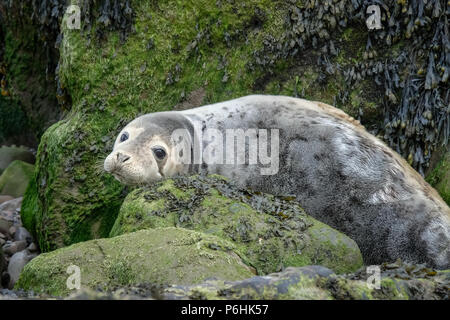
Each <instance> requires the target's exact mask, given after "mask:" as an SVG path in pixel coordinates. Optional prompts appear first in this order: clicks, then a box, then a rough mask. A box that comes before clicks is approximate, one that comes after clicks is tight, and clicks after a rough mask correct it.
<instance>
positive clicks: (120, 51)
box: [22, 0, 382, 251]
mask: <svg viewBox="0 0 450 320" xmlns="http://www.w3.org/2000/svg"><path fill="white" fill-rule="evenodd" d="M69 2H70V3H71V4H80V2H79V1H77V0H72V1H69ZM87 3H89V5H87ZM106 3H109V1H99V2H93V1H83V4H86V5H82V6H81V9H82V11H83V10H85V9H86V8H87V9H86V10H91V11H90V12H89V13H88V14H84V13H83V14H82V20H81V30H77V29H69V28H68V27H67V23H66V22H67V21H66V20H61V24H60V25H61V32H62V37H59V39H60V40H61V42H60V43H59V51H60V61H59V62H60V64H59V68H58V80H59V83H60V87H61V88H64V90H65V92H66V93H67V94H68V95H69V96H70V98H71V110H70V113H68V114H67V115H66V116H65V118H64V119H63V120H62V121H60V122H58V123H56V124H54V125H53V126H52V127H50V128H49V129H48V130H47V131H46V132H45V134H44V135H43V136H42V138H41V142H40V146H39V149H38V156H37V168H36V175H35V178H34V181H33V183H32V184H30V188H29V189H28V191H27V192H26V194H25V197H24V204H23V207H22V215H23V220H24V221H30V224H29V226H27V228H28V227H32V229H30V231H32V232H33V233H34V234H35V235H36V237H37V239H38V241H39V245H40V248H41V249H42V250H43V251H50V250H53V249H56V248H59V247H63V246H65V245H69V244H72V243H75V242H79V241H84V240H88V239H92V238H98V237H104V236H106V235H108V233H109V231H110V228H111V226H112V225H113V223H114V220H115V217H116V215H117V213H118V210H119V208H120V204H121V202H122V201H123V193H122V191H123V187H122V186H121V185H120V184H119V183H118V182H117V181H115V180H114V178H113V177H112V176H111V175H108V174H104V173H101V163H102V159H104V158H105V157H106V155H107V154H108V153H109V152H110V151H111V149H112V144H113V141H114V139H115V137H116V135H117V133H118V130H120V129H121V128H122V127H123V126H124V125H125V124H126V123H127V122H128V121H130V120H132V119H134V118H135V117H136V116H137V115H140V114H143V113H149V112H155V111H164V110H171V109H174V108H175V109H177V108H183V107H186V106H189V107H195V106H199V105H202V104H207V103H213V102H218V101H224V100H227V99H231V98H236V97H239V96H243V95H247V94H254V93H268V94H283V95H297V96H298V95H299V94H297V93H298V92H303V93H304V94H301V96H302V97H304V98H307V99H311V100H319V101H322V102H326V103H330V104H332V103H333V101H334V100H335V97H336V96H338V95H340V94H341V92H340V91H341V90H342V89H344V88H345V87H346V85H345V81H344V77H343V76H342V77H340V78H339V80H340V81H339V83H338V81H337V78H336V77H335V76H332V77H330V79H328V80H326V79H324V78H323V77H322V75H323V74H322V72H321V71H320V70H319V69H317V70H316V69H315V68H313V67H311V66H312V64H311V61H310V60H311V58H310V57H309V53H307V52H316V51H317V50H315V49H311V48H308V50H306V48H305V50H306V51H305V56H307V57H308V59H305V60H304V61H302V63H299V61H298V59H290V58H286V56H282V57H281V56H279V57H278V58H276V57H275V58H276V59H275V60H274V61H273V63H271V67H270V68H266V66H265V65H264V61H266V60H267V59H269V60H271V59H272V56H273V54H274V53H273V52H270V49H268V48H266V46H270V45H271V44H272V41H271V39H273V38H274V37H275V38H276V39H278V40H281V38H282V37H283V36H282V34H281V33H280V30H285V31H286V32H287V30H291V26H290V25H289V23H287V21H289V19H287V20H286V18H288V17H290V16H291V9H292V6H293V4H292V3H290V2H289V1H286V2H281V3H278V2H273V1H267V0H258V1H253V0H252V1H249V0H245V1H234V2H228V1H219V2H216V1H212V2H211V1H204V0H199V1H194V2H190V3H189V4H185V3H184V2H183V1H167V2H157V3H156V2H148V1H131V2H129V1H127V5H126V6H125V4H124V3H125V2H124V1H117V2H114V3H115V4H119V5H123V6H122V8H126V9H127V10H122V9H121V10H119V11H118V12H119V13H120V14H122V13H124V12H125V13H127V12H128V13H130V12H131V13H132V14H130V15H131V16H133V19H128V20H126V25H127V26H128V25H129V24H130V23H131V25H132V27H131V28H130V32H129V33H128V34H127V37H126V38H123V37H122V36H121V35H122V33H121V31H117V29H115V28H119V29H120V28H121V27H122V21H116V20H115V19H116V14H115V13H114V12H109V11H108V10H114V8H112V7H110V6H109V5H106ZM67 4H69V3H67ZM128 4H130V6H128ZM299 6H301V4H299ZM44 9H45V7H44ZM42 11H45V10H42ZM48 12H51V10H50V11H48ZM58 12H64V11H63V10H60V11H58ZM40 13H42V15H44V16H45V14H44V12H40ZM128 13H127V14H128ZM55 19H56V20H57V18H56V17H48V19H46V18H42V21H54V20H55ZM130 21H131V22H130ZM362 23H364V21H362ZM52 26H53V24H52ZM105 27H106V28H105ZM109 27H111V28H109ZM110 29H113V30H112V31H111V30H110ZM333 29H335V28H333ZM289 32H290V31H289ZM361 33H362V34H363V35H364V34H365V33H366V32H361ZM280 37H281V38H280ZM359 38H362V37H358V38H357V39H359ZM289 41H290V40H289ZM289 41H288V42H289ZM353 42H355V43H356V44H355V46H358V48H361V50H363V49H364V47H365V45H366V41H365V40H364V41H360V42H358V41H356V38H355V39H353ZM263 44H264V45H263ZM286 45H287V44H286ZM286 45H285V44H284V43H283V44H280V48H281V47H283V48H285V47H286ZM336 45H337V43H336ZM277 47H278V46H277V45H275V46H274V48H273V49H274V50H276V48H277ZM343 47H348V46H347V44H346V43H344V44H343ZM294 49H295V50H296V51H297V52H300V51H299V50H298V48H294ZM287 55H288V56H290V54H287ZM313 59H314V60H316V58H313ZM341 60H342V61H347V62H349V61H350V58H348V57H347V56H345V57H342V58H341ZM342 61H341V62H342ZM293 66H295V67H293ZM296 79H301V81H296ZM355 86H356V87H359V83H358V84H356V85H355ZM367 87H371V88H372V87H373V86H372V85H369V84H367V83H366V84H365V87H364V88H365V90H363V93H369V92H376V90H375V89H374V90H369V89H367ZM372 89H373V88H372ZM355 90H356V89H355ZM361 90H362V89H361ZM355 96H356V97H357V98H358V103H354V105H355V106H353V105H352V107H351V110H349V111H352V112H351V115H352V116H357V115H358V114H359V111H360V108H364V106H365V105H370V106H371V107H370V109H371V110H375V111H378V110H382V108H375V107H374V103H373V101H372V98H373V99H374V100H376V101H378V100H379V98H380V95H377V94H364V95H361V94H355ZM369 98H370V99H369ZM369 100H370V101H369ZM375 105H376V104H375ZM374 122H376V120H374ZM33 221H34V222H33Z"/></svg>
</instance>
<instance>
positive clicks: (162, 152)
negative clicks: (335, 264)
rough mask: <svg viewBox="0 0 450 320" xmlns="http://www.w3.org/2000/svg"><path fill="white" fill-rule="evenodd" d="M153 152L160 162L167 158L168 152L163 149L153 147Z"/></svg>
mask: <svg viewBox="0 0 450 320" xmlns="http://www.w3.org/2000/svg"><path fill="white" fill-rule="evenodd" d="M152 151H153V153H154V154H155V157H156V158H157V159H158V160H163V159H164V158H165V157H166V150H164V149H163V148H162V147H153V148H152Z"/></svg>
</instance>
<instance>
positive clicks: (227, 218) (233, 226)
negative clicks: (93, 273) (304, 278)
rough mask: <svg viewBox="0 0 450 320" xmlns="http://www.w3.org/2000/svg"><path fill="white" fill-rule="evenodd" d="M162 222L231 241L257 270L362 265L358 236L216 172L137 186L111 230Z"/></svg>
mask: <svg viewBox="0 0 450 320" xmlns="http://www.w3.org/2000/svg"><path fill="white" fill-rule="evenodd" d="M158 227H183V228H187V229H192V230H195V231H198V232H203V233H206V234H211V235H215V236H218V237H221V238H222V239H224V240H227V241H231V242H233V243H234V244H235V245H236V247H237V250H238V252H239V254H240V256H241V257H243V256H245V257H246V259H248V260H246V261H245V262H246V263H247V264H248V265H251V266H252V267H254V268H255V269H256V271H257V272H258V274H268V273H271V272H276V271H279V270H281V269H282V268H284V267H288V266H305V265H311V264H320V265H323V266H325V267H328V268H331V269H333V270H334V271H335V272H337V273H345V272H351V271H355V270H357V269H358V268H359V267H361V265H362V258H361V253H360V251H359V248H358V246H357V245H356V243H355V242H354V241H353V240H351V239H350V238H348V237H347V236H345V235H344V234H342V233H340V232H339V231H337V230H335V229H333V228H331V227H329V226H327V225H325V224H323V223H321V222H319V221H317V220H315V219H313V218H312V217H310V216H308V215H307V214H306V213H305V212H304V211H303V209H302V208H301V207H300V206H299V205H298V203H297V202H295V201H294V200H292V199H290V198H287V197H284V198H283V197H274V196H272V195H269V194H262V193H259V192H258V193H253V192H252V191H251V190H242V189H240V188H238V187H236V186H234V185H233V184H232V183H231V182H229V181H228V180H226V179H225V178H223V177H220V176H217V175H212V176H207V177H204V176H191V177H179V178H176V179H167V180H165V181H162V182H159V183H155V184H153V185H152V186H149V187H143V188H138V189H135V190H134V191H132V192H131V193H130V194H129V195H128V196H127V198H126V199H125V201H124V203H123V205H122V208H121V210H120V212H119V215H118V217H117V220H116V222H115V224H114V226H113V228H112V230H111V233H110V236H117V235H120V234H124V233H128V232H133V231H137V230H141V229H146V228H158Z"/></svg>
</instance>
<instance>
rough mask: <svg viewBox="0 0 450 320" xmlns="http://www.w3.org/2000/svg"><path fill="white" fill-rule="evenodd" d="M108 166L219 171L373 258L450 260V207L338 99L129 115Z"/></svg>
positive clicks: (447, 264)
mask: <svg viewBox="0 0 450 320" xmlns="http://www.w3.org/2000/svg"><path fill="white" fill-rule="evenodd" d="M104 169H105V170H106V171H107V172H109V173H111V174H113V175H114V176H115V177H116V178H117V179H118V180H119V181H121V182H122V183H124V184H148V183H152V182H153V181H156V180H159V179H163V178H166V177H173V176H175V175H189V174H220V175H223V176H225V177H228V178H230V179H231V180H232V181H233V182H234V183H236V184H238V185H240V186H242V187H245V188H251V189H253V190H256V191H261V192H266V193H270V194H274V195H291V196H292V195H293V196H295V197H296V199H297V201H299V203H300V204H301V205H302V206H303V208H304V209H305V210H306V212H307V213H308V214H310V215H311V216H313V217H315V218H316V219H318V220H320V221H322V222H324V223H326V224H328V225H330V226H332V227H334V228H336V229H338V230H340V231H341V232H343V233H345V234H347V235H348V236H350V237H351V238H352V239H354V240H355V241H356V242H357V243H358V246H359V247H360V249H361V252H362V254H363V258H364V261H365V263H366V264H379V263H382V262H391V261H395V260H396V259H398V258H400V259H402V260H404V261H409V262H412V263H426V264H427V265H429V266H430V267H434V268H438V269H448V268H450V208H449V207H448V206H447V204H446V203H445V202H444V201H443V200H442V198H441V197H440V196H439V194H438V193H437V192H436V191H435V190H434V189H433V188H432V187H431V186H430V185H429V184H428V183H427V182H425V180H424V179H423V178H422V177H421V176H420V175H419V174H418V173H417V172H416V171H415V170H414V169H413V168H412V167H410V165H409V164H408V163H407V162H406V161H405V160H404V159H403V158H402V157H401V156H399V155H398V154H397V153H396V152H395V151H393V150H391V149H390V148H389V147H388V146H386V145H385V144H384V143H383V142H382V141H380V140H379V139H377V138H376V137H374V136H373V135H371V134H370V133H368V132H367V131H366V130H365V129H364V127H363V126H362V125H360V124H359V122H358V121H357V120H355V119H353V118H352V117H350V116H348V115H347V114H345V113H344V112H343V111H341V110H339V109H337V108H334V107H332V106H330V105H327V104H324V103H321V102H313V101H307V100H303V99H297V98H292V97H285V96H269V95H251V96H246V97H242V98H238V99H234V100H229V101H225V102H221V103H216V104H211V105H207V106H202V107H198V108H194V109H190V110H184V111H169V112H157V113H152V114H147V115H143V116H141V117H138V118H137V119H135V120H133V121H131V122H130V123H129V124H128V125H127V126H126V127H125V128H124V129H123V130H122V131H121V132H120V133H119V135H118V137H117V140H116V142H115V144H114V148H113V151H112V152H111V154H109V155H108V157H107V158H106V159H105V162H104Z"/></svg>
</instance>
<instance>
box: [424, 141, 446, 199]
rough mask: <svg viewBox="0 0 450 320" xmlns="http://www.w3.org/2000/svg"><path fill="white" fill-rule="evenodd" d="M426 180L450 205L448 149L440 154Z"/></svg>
mask: <svg viewBox="0 0 450 320" xmlns="http://www.w3.org/2000/svg"><path fill="white" fill-rule="evenodd" d="M427 181H428V182H429V183H430V184H431V185H432V186H433V187H434V188H435V189H436V190H437V191H438V192H439V194H440V195H441V197H442V198H443V199H444V200H445V202H447V204H448V205H449V206H450V150H449V151H447V152H446V153H445V154H444V155H443V156H442V158H441V160H440V161H439V162H438V164H437V165H436V167H435V168H434V169H433V171H431V173H430V174H429V175H428V176H427Z"/></svg>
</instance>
